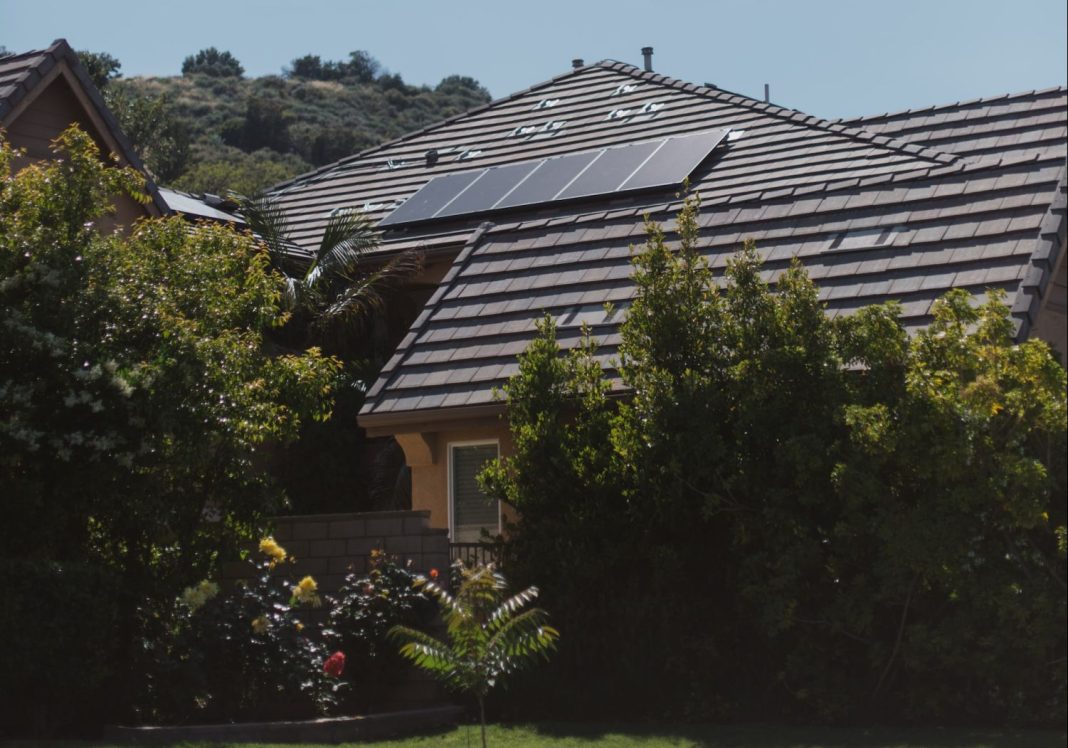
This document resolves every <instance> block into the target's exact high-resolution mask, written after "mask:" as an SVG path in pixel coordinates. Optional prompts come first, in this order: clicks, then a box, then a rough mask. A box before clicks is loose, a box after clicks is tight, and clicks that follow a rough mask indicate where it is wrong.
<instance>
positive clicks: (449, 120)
mask: <svg viewBox="0 0 1068 748" xmlns="http://www.w3.org/2000/svg"><path fill="white" fill-rule="evenodd" d="M602 62H603V61H602ZM598 67H603V66H602V65H601V63H600V62H594V63H590V64H589V65H583V66H582V67H577V68H571V69H570V70H568V71H567V72H565V73H560V74H559V75H555V76H553V77H552V78H549V79H547V80H543V81H541V82H539V83H535V84H534V85H532V86H527V87H526V88H524V89H521V90H519V91H515V92H513V93H510V94H508V95H507V96H502V97H499V98H496V99H493V100H491V101H488V102H486V103H485V104H482V105H481V106H477V107H475V108H474V109H467V110H465V111H463V112H461V113H460V114H454V115H453V116H451V117H446V118H445V119H441V120H438V121H437V122H432V123H430V124H429V125H426V126H424V127H421V128H419V129H418V130H412V131H411V132H406V133H405V134H404V135H401V136H399V137H396V138H393V139H392V140H387V141H386V142H384V143H379V144H378V145H373V146H371V147H370V148H364V149H363V150H362V151H358V152H356V153H354V154H352V155H351V156H345V157H344V158H341V159H338V160H337V161H334V162H332V163H329V164H324V165H323V166H320V167H318V168H317V169H312V170H311V171H307V172H304V173H303V174H297V175H296V176H294V177H290V178H289V179H286V180H284V181H282V182H278V183H277V184H273V185H271V186H270V187H268V188H267V189H266V190H265V192H266V193H267V194H271V193H274V192H279V191H282V190H285V189H287V188H289V187H293V186H296V185H297V184H303V183H304V182H306V181H308V180H310V179H312V178H313V177H316V176H320V175H322V174H327V173H329V172H331V171H333V170H334V169H337V168H338V167H340V166H342V165H344V164H349V163H352V162H354V161H359V160H360V159H362V158H365V157H366V156H369V155H371V154H373V153H376V152H378V151H381V150H384V149H386V148H390V147H392V146H395V145H397V144H398V143H404V142H406V141H408V140H411V139H412V138H415V137H417V136H419V135H424V134H426V133H428V132H431V131H432V130H436V129H438V128H439V127H444V126H445V125H451V124H453V123H454V122H459V121H461V120H464V119H467V118H468V117H473V116H474V115H476V114H481V113H482V112H485V111H488V110H490V109H492V108H494V107H497V106H500V105H502V104H507V103H508V102H510V101H514V100H515V99H518V98H520V97H522V96H526V95H527V94H530V93H533V92H534V91H537V90H538V89H540V88H545V87H546V86H551V85H553V84H554V83H557V82H559V81H561V80H563V79H565V78H570V77H571V76H574V75H578V74H580V73H584V72H587V71H589V70H593V69H595V68H598Z"/></svg>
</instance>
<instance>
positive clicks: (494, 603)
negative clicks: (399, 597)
mask: <svg viewBox="0 0 1068 748" xmlns="http://www.w3.org/2000/svg"><path fill="white" fill-rule="evenodd" d="M455 569H456V574H457V576H458V577H459V584H460V586H459V589H458V590H457V591H456V596H455V597H453V596H452V595H450V594H449V593H448V591H447V590H446V589H445V588H444V587H441V586H439V585H437V584H435V583H434V582H432V581H426V582H424V584H423V589H424V590H426V592H427V593H429V594H430V595H431V596H432V597H433V598H434V599H435V600H437V602H438V604H439V605H440V606H441V608H442V618H443V619H444V622H445V634H446V636H447V637H448V641H447V642H445V641H442V640H440V639H438V638H436V637H434V636H431V635H430V634H426V633H423V632H422V631H418V630H416V629H413V628H410V627H407V626H394V627H393V628H392V629H391V630H390V638H392V639H393V640H394V641H396V642H398V643H400V644H401V649H400V653H401V655H403V656H404V657H406V658H408V659H409V660H411V661H412V662H413V663H415V664H416V665H418V666H419V667H421V668H423V669H424V670H426V671H427V672H429V673H430V674H431V675H433V676H434V677H435V678H438V679H439V680H441V681H443V682H444V683H445V685H447V686H448V687H449V688H452V689H453V690H456V691H460V692H463V693H469V694H472V695H473V696H474V697H475V699H476V701H477V702H478V714H479V720H480V723H481V726H482V748H486V696H487V695H488V694H489V692H490V690H491V689H493V688H494V687H495V686H497V685H498V684H500V683H502V682H503V681H504V679H505V678H507V677H508V676H509V675H512V674H513V673H516V672H518V671H519V670H521V669H523V668H524V667H527V666H529V665H531V664H533V663H535V662H536V661H537V660H538V659H539V658H541V657H547V656H548V654H549V652H551V651H552V650H553V649H554V648H555V646H556V640H557V639H558V638H559V637H560V633H559V632H558V631H557V630H556V629H554V628H553V627H552V626H549V625H548V624H547V623H546V620H547V618H548V615H547V614H546V612H545V611H544V610H542V609H541V608H531V609H530V610H525V611H524V610H523V608H524V607H526V606H527V605H528V604H529V603H530V602H532V601H533V600H534V599H536V598H537V596H538V589H537V587H528V588H526V589H524V590H522V591H521V592H518V593H516V594H514V595H511V596H507V590H508V583H507V582H506V581H505V578H504V576H503V575H502V574H501V573H500V572H498V571H497V570H496V569H495V568H494V566H493V564H489V565H487V566H476V567H474V568H472V569H468V568H465V567H464V565H463V562H460V561H457V563H456V567H455ZM520 611H522V612H520Z"/></svg>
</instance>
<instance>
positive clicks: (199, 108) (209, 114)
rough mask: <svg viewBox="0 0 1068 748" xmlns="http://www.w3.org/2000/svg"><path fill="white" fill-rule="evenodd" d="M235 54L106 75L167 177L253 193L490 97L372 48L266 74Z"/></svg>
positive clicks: (114, 101) (128, 123)
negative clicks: (422, 79) (158, 70)
mask: <svg viewBox="0 0 1068 748" xmlns="http://www.w3.org/2000/svg"><path fill="white" fill-rule="evenodd" d="M205 51H207V52H213V50H205ZM201 54H203V52H202V53H201ZM221 54H223V55H225V54H226V53H221ZM82 55H83V60H85V59H86V57H93V55H92V54H91V53H82ZM96 57H100V55H97V56H96ZM112 59H113V58H112ZM229 59H230V60H231V61H232V63H231V64H232V65H233V66H234V67H235V69H234V70H230V71H225V70H224V71H223V73H222V74H220V70H219V68H218V67H211V68H208V67H203V66H201V67H200V68H199V69H198V68H197V67H196V65H195V64H194V63H193V62H192V60H193V58H192V57H191V58H189V59H187V60H186V65H185V66H183V68H186V67H188V68H189V69H187V72H186V73H184V74H182V75H176V76H171V77H161V78H143V77H131V78H122V77H117V76H116V74H117V72H118V70H117V66H116V67H115V68H114V69H112V70H105V72H104V73H103V74H102V75H101V76H100V77H98V83H99V82H101V81H102V82H103V84H104V88H105V92H106V96H107V97H108V100H109V103H110V104H111V105H112V107H113V108H114V109H115V111H116V114H117V116H118V117H119V120H120V122H121V123H122V124H123V126H124V128H125V129H126V130H127V133H128V134H129V135H130V136H131V139H132V140H133V141H134V143H135V146H137V147H138V148H139V149H140V150H141V151H142V155H143V156H144V157H145V161H146V163H147V164H148V166H149V168H150V169H151V170H152V171H153V172H154V173H155V174H156V176H157V178H158V179H159V181H160V182H162V183H163V184H166V185H169V186H174V187H177V188H180V189H186V190H190V191H193V192H213V193H223V192H225V191H226V190H234V191H237V192H241V193H244V194H249V193H252V192H255V191H257V190H259V189H262V188H263V187H266V186H268V185H270V184H273V183H275V182H278V181H281V180H283V179H287V178H289V177H291V176H293V175H295V174H299V173H301V172H303V171H308V170H310V169H312V168H314V167H316V166H320V165H322V164H327V163H330V162H332V161H336V160H338V159H340V158H344V157H345V156H349V155H351V154H353V153H356V152H357V151H359V150H362V149H364V148H368V147H370V146H373V145H376V144H378V143H381V142H384V141H386V140H390V139H392V138H395V137H398V136H400V135H402V134H404V133H406V132H409V131H412V130H417V129H419V128H421V127H425V126H426V125H428V124H431V123H433V122H435V121H437V120H440V119H444V118H446V117H450V116H453V115H456V114H460V113H461V112H464V111H466V110H467V109H470V108H472V107H475V106H478V105H480V104H484V103H486V102H487V101H489V99H490V95H489V93H488V92H487V91H486V90H485V89H484V88H482V86H480V85H479V83H478V82H477V81H476V80H474V79H473V78H467V77H463V76H449V77H446V78H444V79H443V80H442V81H441V82H440V83H439V84H438V85H437V86H434V87H430V86H412V85H408V84H406V83H405V82H404V80H403V79H402V78H401V76H400V75H398V74H392V73H384V72H380V67H379V65H378V63H377V62H376V61H375V60H374V59H373V58H371V57H370V56H368V55H366V53H362V52H354V53H353V54H352V61H351V62H326V63H323V62H321V61H320V60H319V58H318V57H314V56H311V55H309V56H308V57H304V58H300V59H298V60H294V61H293V63H292V67H290V68H289V69H287V70H286V71H285V72H284V73H283V74H282V75H267V76H262V77H259V78H245V77H241V76H240V75H237V74H234V73H235V72H236V71H239V70H240V65H239V64H237V62H236V60H233V58H229ZM87 65H88V66H89V67H90V70H91V71H93V65H92V64H89V62H88V61H87ZM94 77H96V76H94Z"/></svg>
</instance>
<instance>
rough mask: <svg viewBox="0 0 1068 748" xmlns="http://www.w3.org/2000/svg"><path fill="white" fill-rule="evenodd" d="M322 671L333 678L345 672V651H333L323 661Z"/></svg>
mask: <svg viewBox="0 0 1068 748" xmlns="http://www.w3.org/2000/svg"><path fill="white" fill-rule="evenodd" d="M323 672H324V673H326V674H327V675H332V676H333V677H335V678H340V677H341V674H342V673H343V672H345V653H344V652H334V654H332V655H330V656H329V657H327V658H326V662H324V663H323Z"/></svg>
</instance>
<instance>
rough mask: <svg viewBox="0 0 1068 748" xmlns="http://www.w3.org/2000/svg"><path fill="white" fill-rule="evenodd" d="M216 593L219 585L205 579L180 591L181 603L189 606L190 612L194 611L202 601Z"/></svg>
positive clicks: (204, 601) (201, 605)
mask: <svg viewBox="0 0 1068 748" xmlns="http://www.w3.org/2000/svg"><path fill="white" fill-rule="evenodd" d="M218 594H219V585H217V584H215V582H209V581H208V580H207V579H205V580H203V581H201V582H200V583H199V584H197V585H196V586H194V587H186V588H185V590H184V591H183V592H182V604H183V605H185V606H186V607H187V608H189V612H190V613H196V612H197V610H199V609H200V608H201V607H203V605H204V603H206V602H208V600H210V599H212V598H213V597H215V596H216V595H218Z"/></svg>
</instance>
